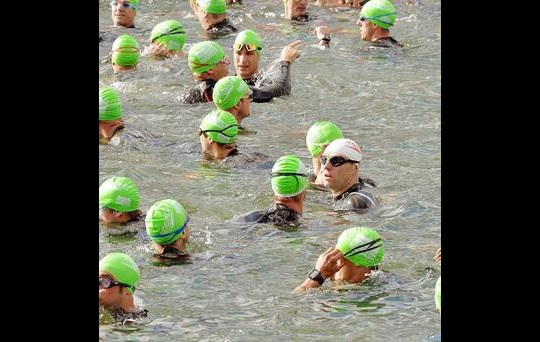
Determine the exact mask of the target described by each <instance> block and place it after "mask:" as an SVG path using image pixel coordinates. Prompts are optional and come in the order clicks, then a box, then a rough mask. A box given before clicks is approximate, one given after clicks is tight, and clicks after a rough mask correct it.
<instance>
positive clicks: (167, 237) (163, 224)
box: [144, 199, 189, 245]
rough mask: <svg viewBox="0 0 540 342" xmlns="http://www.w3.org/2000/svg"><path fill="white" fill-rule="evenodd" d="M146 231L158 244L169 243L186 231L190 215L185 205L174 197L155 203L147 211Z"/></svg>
mask: <svg viewBox="0 0 540 342" xmlns="http://www.w3.org/2000/svg"><path fill="white" fill-rule="evenodd" d="M144 222H145V224H146V233H148V236H150V238H151V239H152V241H154V242H155V243H158V244H162V245H165V244H169V243H172V242H174V241H176V240H178V239H179V238H181V237H182V236H183V235H184V233H185V228H186V226H187V224H188V222H189V216H188V214H187V212H186V209H185V208H184V206H183V205H182V204H180V203H178V202H177V201H175V200H173V199H164V200H161V201H157V202H156V203H154V204H153V205H152V206H151V207H150V209H148V212H147V213H146V219H145V220H144Z"/></svg>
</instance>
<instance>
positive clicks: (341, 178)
mask: <svg viewBox="0 0 540 342" xmlns="http://www.w3.org/2000/svg"><path fill="white" fill-rule="evenodd" d="M335 156H336V155H332V156H327V158H328V160H327V161H326V164H324V165H323V164H322V162H321V167H323V173H324V186H326V187H327V188H328V189H330V190H334V191H338V190H340V189H343V188H344V187H345V186H347V184H349V183H350V182H351V180H358V167H359V166H358V164H357V163H343V164H341V165H339V166H334V165H332V163H331V162H330V159H332V157H335ZM343 158H344V159H345V160H348V158H346V157H343Z"/></svg>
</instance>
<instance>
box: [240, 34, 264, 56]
mask: <svg viewBox="0 0 540 342" xmlns="http://www.w3.org/2000/svg"><path fill="white" fill-rule="evenodd" d="M234 44H235V45H236V44H241V45H244V44H252V45H255V46H256V47H258V48H259V49H257V50H255V52H257V53H258V54H259V56H260V55H261V50H262V48H263V43H262V40H261V37H259V35H258V34H257V32H255V31H253V30H244V31H241V32H240V33H238V34H237V35H236V39H235V40H234Z"/></svg>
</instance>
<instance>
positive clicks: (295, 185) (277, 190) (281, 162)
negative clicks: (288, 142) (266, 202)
mask: <svg viewBox="0 0 540 342" xmlns="http://www.w3.org/2000/svg"><path fill="white" fill-rule="evenodd" d="M271 183H272V190H274V194H275V195H276V196H279V197H293V196H296V195H298V194H300V193H301V192H302V191H304V189H305V188H306V186H307V170H306V166H305V165H304V163H303V162H302V161H301V160H300V159H299V158H298V157H297V156H295V155H292V154H290V155H285V156H282V157H280V158H279V159H278V160H276V163H275V164H274V166H273V167H272V181H271Z"/></svg>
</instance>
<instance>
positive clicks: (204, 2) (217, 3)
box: [196, 0, 227, 14]
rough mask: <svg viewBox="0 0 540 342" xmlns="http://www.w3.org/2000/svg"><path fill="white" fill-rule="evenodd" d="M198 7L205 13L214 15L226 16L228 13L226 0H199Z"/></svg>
mask: <svg viewBox="0 0 540 342" xmlns="http://www.w3.org/2000/svg"><path fill="white" fill-rule="evenodd" d="M196 3H197V6H199V7H200V8H202V9H203V10H204V11H205V12H208V13H212V14H224V13H226V12H227V2H226V1H225V0H197V2H196Z"/></svg>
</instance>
